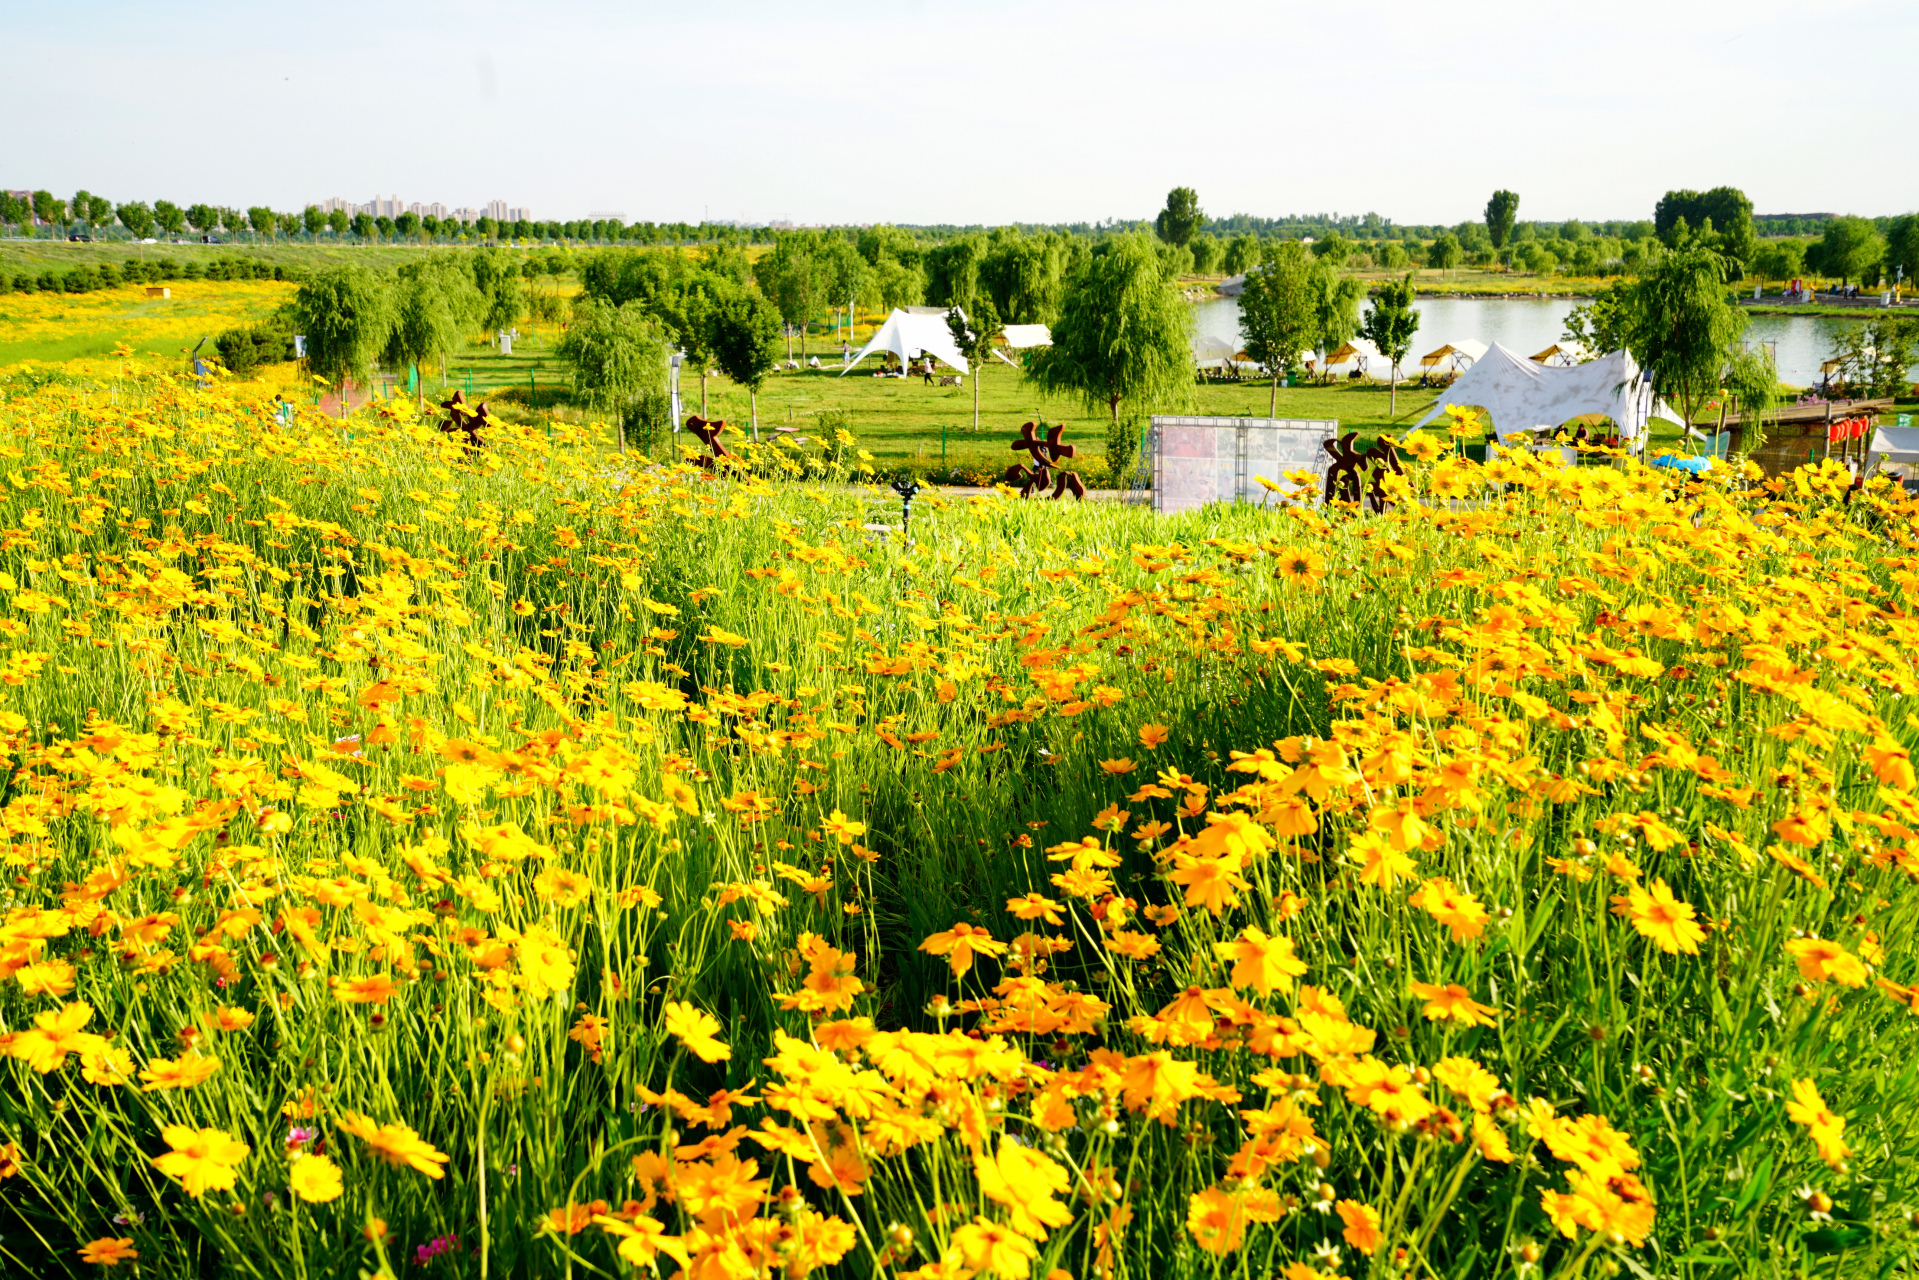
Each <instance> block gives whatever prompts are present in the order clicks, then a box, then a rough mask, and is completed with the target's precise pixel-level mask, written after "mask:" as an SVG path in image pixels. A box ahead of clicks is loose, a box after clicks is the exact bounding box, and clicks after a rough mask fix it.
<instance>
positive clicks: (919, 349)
mask: <svg viewBox="0 0 1919 1280" xmlns="http://www.w3.org/2000/svg"><path fill="white" fill-rule="evenodd" d="M875 351H891V352H892V353H893V354H894V355H896V356H898V357H899V358H900V365H901V366H902V367H904V366H906V365H909V364H911V363H912V362H913V361H914V360H916V359H918V358H919V357H920V356H921V355H929V356H932V357H933V358H934V359H935V360H938V361H940V362H941V363H943V364H947V365H951V366H952V367H953V368H955V369H957V370H959V371H960V372H961V373H966V372H969V370H968V369H967V366H966V357H965V356H963V355H961V354H960V353H959V348H958V347H956V346H954V345H953V334H952V331H951V330H950V329H948V328H947V327H946V315H945V313H944V312H939V313H936V314H934V315H914V314H912V313H911V312H908V311H905V310H902V309H899V308H897V307H896V308H894V310H893V314H892V315H890V316H888V317H886V323H884V324H882V325H881V326H880V327H879V329H878V330H877V331H875V333H874V334H873V336H872V337H871V338H869V339H867V342H866V345H865V346H863V347H861V348H860V353H859V354H858V355H856V356H854V357H853V359H852V360H851V361H850V362H848V364H847V366H846V369H851V368H852V367H853V366H854V365H856V364H858V363H859V362H860V361H862V360H864V359H866V357H868V356H870V355H872V354H873V353H874V352H875ZM846 369H841V370H840V376H841V377H845V376H846Z"/></svg>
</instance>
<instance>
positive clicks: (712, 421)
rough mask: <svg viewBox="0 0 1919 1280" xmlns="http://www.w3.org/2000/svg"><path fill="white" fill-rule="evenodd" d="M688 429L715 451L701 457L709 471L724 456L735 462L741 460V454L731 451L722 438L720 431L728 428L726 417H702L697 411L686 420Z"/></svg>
mask: <svg viewBox="0 0 1919 1280" xmlns="http://www.w3.org/2000/svg"><path fill="white" fill-rule="evenodd" d="M686 429H687V430H688V431H691V432H692V433H693V434H694V435H696V436H698V437H699V438H700V443H702V444H704V445H705V446H706V447H707V448H708V449H711V450H712V451H713V452H712V453H711V454H701V455H700V457H699V463H700V465H701V466H702V467H705V468H706V469H707V470H708V471H711V470H712V469H713V468H714V466H715V465H716V464H717V463H718V462H719V461H720V459H722V458H724V459H726V460H727V461H728V462H734V463H737V462H738V461H739V460H740V459H739V455H738V454H735V453H732V452H730V451H729V450H728V449H727V447H726V443H725V442H724V441H722V440H721V439H720V433H721V432H723V431H725V430H726V419H724V418H702V417H700V415H699V414H697V413H696V414H694V415H692V416H691V417H689V418H688V419H687V420H686Z"/></svg>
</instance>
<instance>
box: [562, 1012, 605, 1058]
mask: <svg viewBox="0 0 1919 1280" xmlns="http://www.w3.org/2000/svg"><path fill="white" fill-rule="evenodd" d="M606 1027H607V1022H606V1019H605V1018H602V1017H601V1016H600V1015H598V1014H597V1013H583V1014H581V1015H580V1016H579V1017H578V1018H576V1019H574V1021H573V1025H572V1026H571V1027H570V1028H568V1030H567V1033H566V1038H567V1039H568V1040H571V1041H573V1042H574V1043H575V1044H577V1045H579V1046H580V1047H581V1048H582V1049H585V1050H586V1053H587V1056H588V1057H590V1058H592V1059H593V1061H595V1062H598V1061H600V1058H601V1055H602V1054H603V1053H605V1052H606Z"/></svg>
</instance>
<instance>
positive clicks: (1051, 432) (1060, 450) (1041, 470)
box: [1006, 422, 1086, 501]
mask: <svg viewBox="0 0 1919 1280" xmlns="http://www.w3.org/2000/svg"><path fill="white" fill-rule="evenodd" d="M1065 430H1066V428H1065V427H1064V426H1057V425H1056V426H1051V427H1048V428H1047V429H1046V438H1045V439H1044V440H1042V439H1040V438H1039V426H1038V424H1036V423H1032V422H1028V423H1025V424H1023V425H1022V426H1021V427H1020V429H1019V439H1017V440H1015V441H1013V446H1012V447H1013V452H1014V453H1021V452H1024V453H1026V454H1028V455H1030V457H1031V461H1032V465H1031V466H1030V467H1028V466H1024V465H1022V464H1020V463H1017V462H1015V463H1014V464H1013V465H1012V466H1010V467H1008V468H1006V483H1007V484H1017V485H1018V486H1019V496H1020V497H1022V498H1030V497H1032V496H1033V495H1034V494H1036V493H1038V492H1039V491H1040V490H1042V489H1044V488H1045V487H1046V486H1047V485H1049V484H1050V485H1052V486H1053V497H1054V499H1055V500H1057V499H1059V498H1062V497H1064V496H1066V494H1067V493H1069V492H1070V493H1071V494H1072V495H1073V496H1074V497H1075V498H1078V499H1081V500H1082V501H1083V500H1084V499H1085V497H1086V482H1085V481H1083V480H1081V479H1080V478H1079V473H1078V472H1077V471H1066V470H1062V469H1061V468H1060V466H1059V463H1060V460H1061V459H1062V458H1071V457H1073V456H1075V455H1076V454H1077V453H1078V452H1079V451H1078V449H1077V448H1075V447H1074V446H1073V445H1070V444H1061V443H1060V439H1059V438H1060V436H1061V435H1062V434H1063V433H1064V432H1065Z"/></svg>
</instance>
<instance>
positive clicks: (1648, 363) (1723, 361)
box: [1627, 246, 1746, 426]
mask: <svg viewBox="0 0 1919 1280" xmlns="http://www.w3.org/2000/svg"><path fill="white" fill-rule="evenodd" d="M1726 271H1727V262H1726V259H1725V258H1724V257H1723V256H1721V255H1720V254H1718V253H1715V252H1714V251H1713V250H1711V249H1707V248H1703V247H1700V246H1693V247H1691V248H1685V249H1681V250H1679V251H1678V252H1676V253H1669V254H1666V255H1665V256H1664V257H1663V258H1661V259H1660V260H1659V261H1658V262H1657V263H1655V264H1654V265H1653V266H1652V268H1651V269H1650V270H1648V271H1647V272H1646V273H1645V274H1644V275H1643V276H1641V277H1640V279H1639V283H1638V284H1637V285H1635V286H1634V287H1633V292H1632V296H1631V299H1630V303H1629V305H1630V312H1629V315H1628V324H1629V326H1630V327H1629V329H1628V330H1627V337H1628V345H1629V346H1630V349H1631V351H1632V354H1633V355H1634V356H1635V357H1636V358H1637V359H1638V361H1639V363H1640V365H1641V366H1642V367H1644V368H1646V369H1650V370H1651V371H1652V376H1653V385H1654V386H1655V387H1657V388H1658V390H1659V392H1660V394H1661V395H1663V396H1665V397H1666V398H1667V399H1669V400H1671V401H1672V402H1673V403H1674V404H1675V405H1676V406H1677V407H1678V409H1679V412H1680V414H1681V415H1682V416H1683V417H1684V418H1685V419H1686V425H1687V426H1691V425H1692V422H1693V418H1694V416H1695V415H1696V414H1697V413H1699V412H1700V411H1701V410H1702V409H1704V408H1705V406H1706V402H1707V401H1708V400H1710V399H1712V398H1713V397H1715V396H1717V395H1718V394H1719V389H1720V387H1722V386H1723V385H1724V382H1723V379H1724V377H1725V373H1726V368H1727V366H1728V365H1729V364H1730V363H1731V362H1732V359H1733V357H1734V356H1736V355H1737V354H1738V350H1739V338H1740V336H1741V335H1742V334H1744V333H1745V331H1746V316H1745V313H1744V312H1742V311H1740V309H1739V308H1738V307H1737V306H1735V305H1733V303H1732V302H1731V301H1730V300H1729V299H1728V298H1727V297H1726V285H1725V280H1726Z"/></svg>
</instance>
